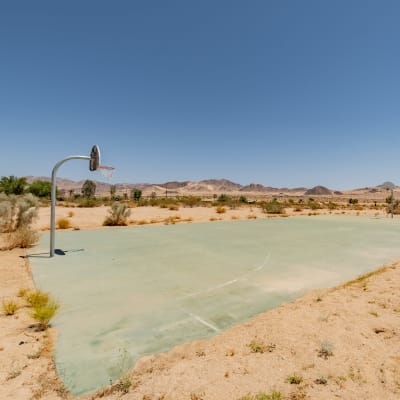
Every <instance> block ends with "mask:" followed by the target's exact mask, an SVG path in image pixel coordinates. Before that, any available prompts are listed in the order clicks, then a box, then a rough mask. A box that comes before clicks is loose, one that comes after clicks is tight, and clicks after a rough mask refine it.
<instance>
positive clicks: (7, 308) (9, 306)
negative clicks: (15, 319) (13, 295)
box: [3, 300, 18, 315]
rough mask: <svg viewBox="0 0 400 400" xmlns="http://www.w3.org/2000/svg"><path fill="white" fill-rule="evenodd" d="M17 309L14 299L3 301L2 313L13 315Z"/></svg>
mask: <svg viewBox="0 0 400 400" xmlns="http://www.w3.org/2000/svg"><path fill="white" fill-rule="evenodd" d="M17 310H18V304H17V303H16V302H15V301H13V300H9V301H3V313H4V314H5V315H14V314H15V312H16V311H17Z"/></svg>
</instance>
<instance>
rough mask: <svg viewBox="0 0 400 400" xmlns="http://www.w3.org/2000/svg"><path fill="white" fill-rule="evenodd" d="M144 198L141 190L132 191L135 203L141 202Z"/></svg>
mask: <svg viewBox="0 0 400 400" xmlns="http://www.w3.org/2000/svg"><path fill="white" fill-rule="evenodd" d="M141 197H142V191H141V190H140V189H136V188H134V189H132V191H131V198H132V199H133V200H135V201H139V200H140V199H141Z"/></svg>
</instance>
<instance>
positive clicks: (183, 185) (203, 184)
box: [26, 176, 394, 197]
mask: <svg viewBox="0 0 400 400" xmlns="http://www.w3.org/2000/svg"><path fill="white" fill-rule="evenodd" d="M26 179H27V182H28V183H32V182H33V181H36V180H44V181H50V178H49V177H44V176H39V177H36V176H27V177H26ZM93 182H94V183H95V184H96V194H97V195H99V196H107V195H109V194H110V187H111V185H114V186H115V187H116V193H119V194H122V193H128V194H129V193H130V192H131V190H132V189H133V188H138V189H140V190H141V191H142V192H143V195H144V196H150V195H151V194H152V193H155V194H156V196H164V195H165V192H166V191H167V195H170V196H190V195H194V196H206V197H210V196H213V195H214V194H217V195H218V194H222V193H226V194H230V195H236V196H240V195H250V196H251V195H254V196H257V195H269V196H303V195H306V196H329V195H335V196H354V195H365V194H368V193H371V195H375V193H377V194H379V193H384V192H386V190H387V189H386V188H387V187H390V185H393V186H394V184H393V183H392V182H384V183H383V184H382V185H378V186H376V187H372V188H362V189H353V190H351V191H345V192H341V191H332V190H330V189H328V188H327V187H325V186H315V187H313V188H312V189H307V188H305V187H297V188H286V187H283V188H275V187H271V186H264V185H261V184H259V183H250V184H248V185H241V184H239V183H236V182H232V181H230V180H228V179H205V180H202V181H197V182H196V181H169V182H164V183H129V182H127V183H108V182H100V181H96V180H93ZM83 183H84V180H81V181H78V182H76V181H73V180H71V179H64V178H57V187H58V189H59V190H64V191H65V192H66V193H67V194H68V193H76V194H80V193H81V188H82V185H83Z"/></svg>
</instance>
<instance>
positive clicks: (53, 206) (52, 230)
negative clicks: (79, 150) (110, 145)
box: [50, 156, 91, 257]
mask: <svg viewBox="0 0 400 400" xmlns="http://www.w3.org/2000/svg"><path fill="white" fill-rule="evenodd" d="M90 159H91V158H90V157H89V156H70V157H67V158H64V159H63V160H61V161H59V162H58V163H57V164H56V165H55V166H54V168H53V171H52V172H51V215H50V257H54V243H55V234H56V175H57V171H58V168H60V167H61V165H62V164H64V163H65V162H66V161H68V160H90Z"/></svg>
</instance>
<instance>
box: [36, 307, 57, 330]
mask: <svg viewBox="0 0 400 400" xmlns="http://www.w3.org/2000/svg"><path fill="white" fill-rule="evenodd" d="M59 308H60V305H59V304H58V303H57V302H56V301H54V300H51V301H49V302H48V303H46V304H43V305H37V306H34V307H33V310H32V317H33V319H34V320H36V321H37V322H38V323H39V329H40V330H41V331H45V330H46V329H47V328H48V327H49V323H50V320H51V319H52V318H53V317H54V315H55V314H56V313H57V311H58V309H59Z"/></svg>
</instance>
